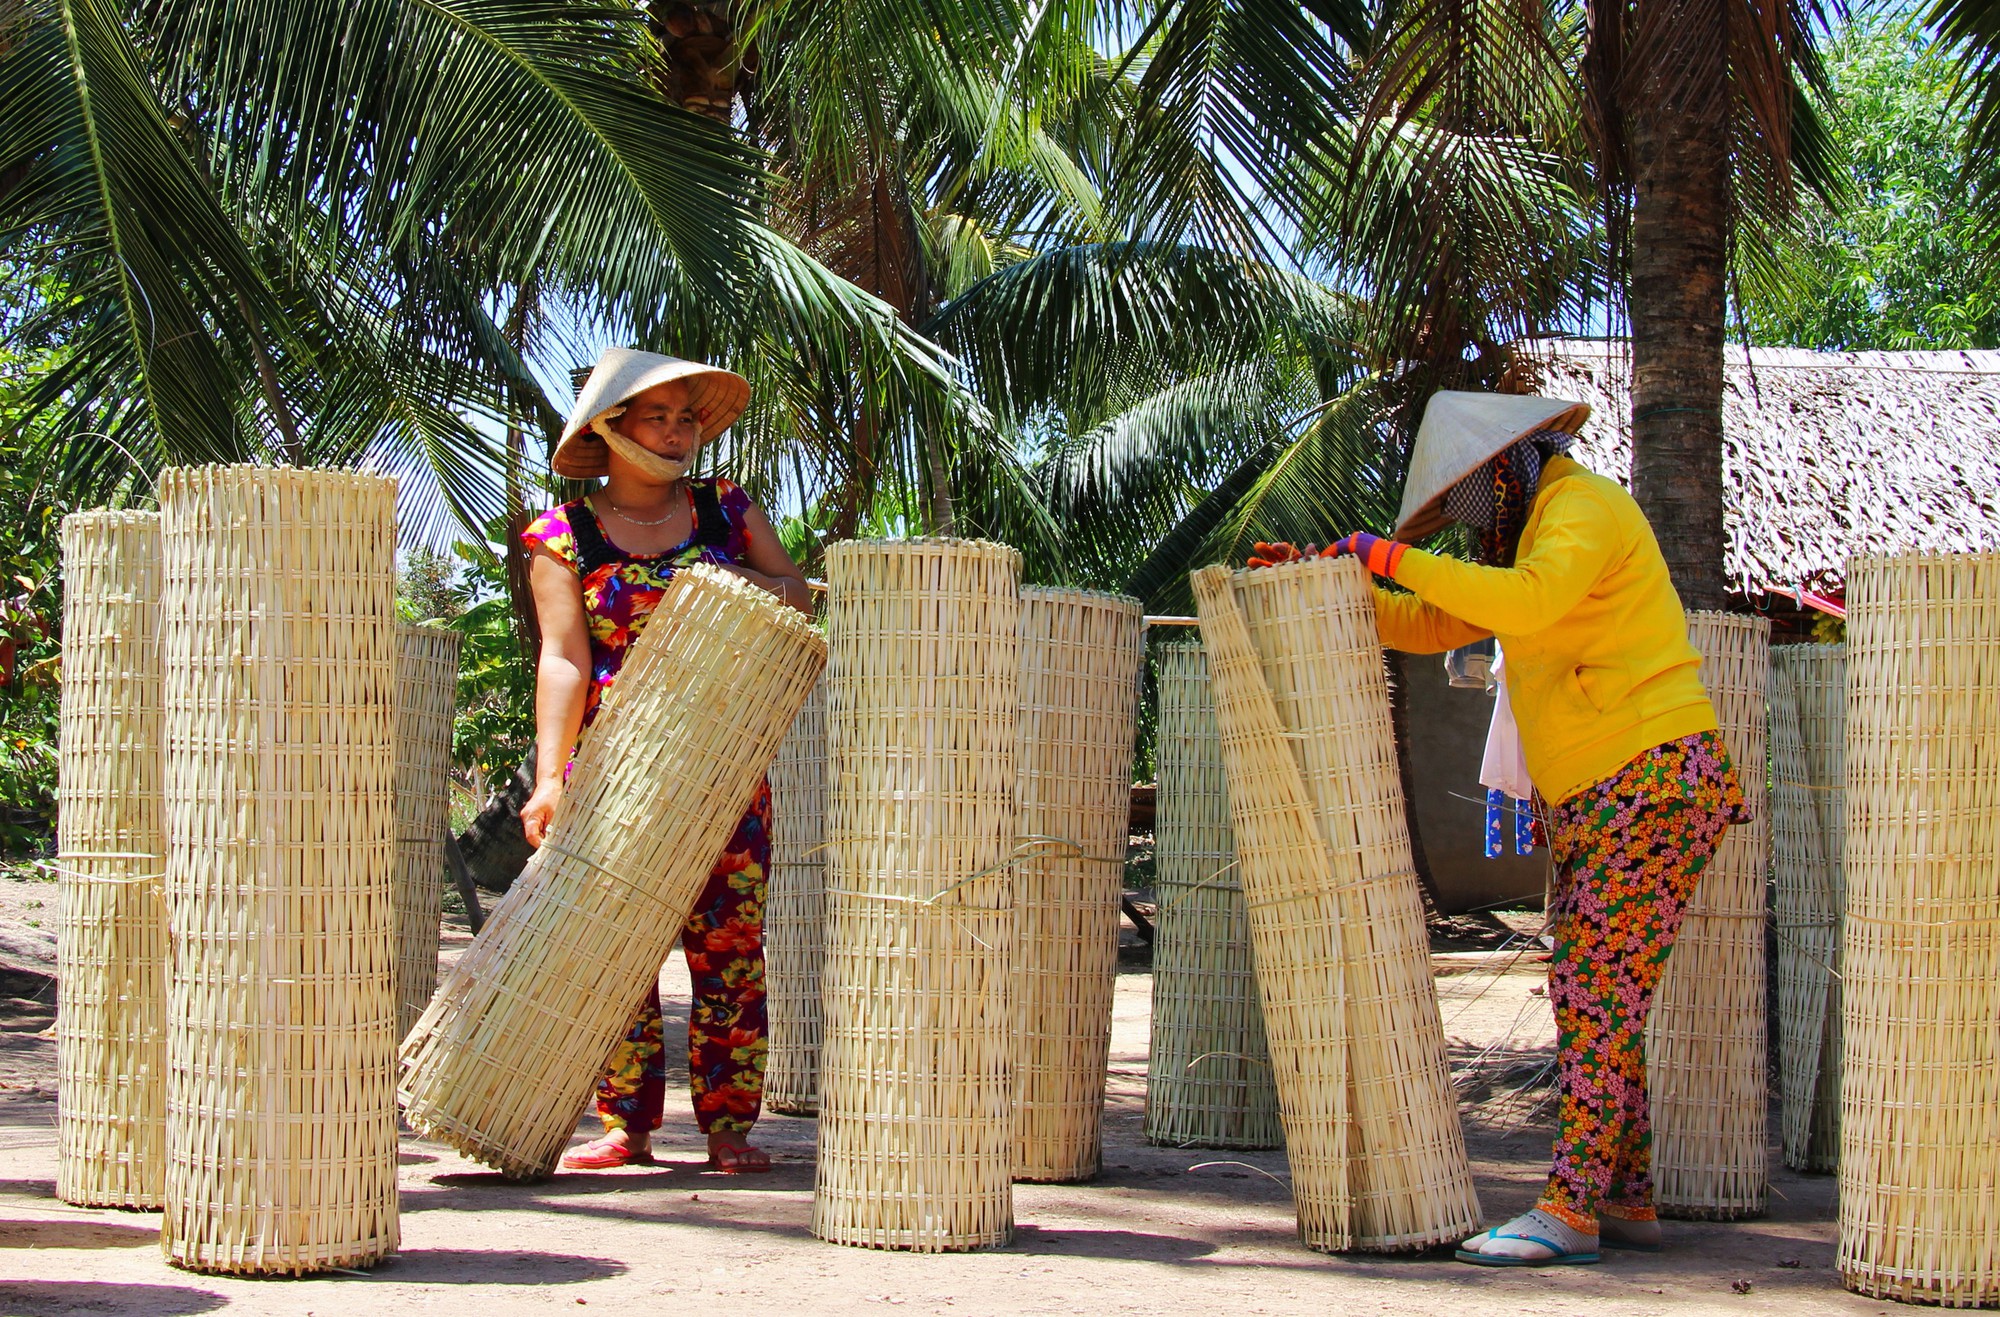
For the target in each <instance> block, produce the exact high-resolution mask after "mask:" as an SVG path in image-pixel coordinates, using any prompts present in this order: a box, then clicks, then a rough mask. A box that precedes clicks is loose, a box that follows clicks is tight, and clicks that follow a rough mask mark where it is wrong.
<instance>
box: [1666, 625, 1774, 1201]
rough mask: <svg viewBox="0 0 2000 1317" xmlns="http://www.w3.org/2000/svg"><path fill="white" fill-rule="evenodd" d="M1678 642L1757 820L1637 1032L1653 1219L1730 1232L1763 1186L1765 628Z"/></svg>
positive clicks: (1711, 881) (1719, 861)
mask: <svg viewBox="0 0 2000 1317" xmlns="http://www.w3.org/2000/svg"><path fill="white" fill-rule="evenodd" d="M1688 636H1689V639H1690V640H1692V641H1693V642H1694V647H1695V649H1696V650H1697V651H1699V652H1700V654H1701V656H1702V661H1701V681H1702V685H1703V686H1705V687H1706V688H1707V690H1708V695H1709V699H1710V701H1711V702H1712V703H1713V704H1714V705H1715V716H1716V722H1717V724H1718V727H1719V729H1720V733H1721V736H1722V740H1723V742H1724V744H1726V745H1727V746H1728V747H1729V753H1730V757H1731V759H1732V760H1733V761H1734V763H1735V765H1736V773H1737V778H1738V780H1739V781H1740V782H1741V783H1742V785H1743V791H1744V796H1745V798H1746V799H1747V800H1748V801H1749V802H1750V807H1751V810H1752V811H1753V814H1754V818H1753V821H1752V822H1749V823H1742V824H1738V825H1736V826H1735V827H1732V828H1730V829H1729V832H1728V835H1727V836H1725V837H1724V838H1723V840H1722V845H1721V846H1720V847H1719V848H1718V849H1717V850H1716V853H1715V857H1714V858H1713V859H1711V860H1710V861H1709V864H1708V868H1707V869H1705V870H1703V872H1702V875H1701V882H1700V886H1698V887H1697V888H1696V889H1695V894H1694V899H1693V900H1691V901H1690V902H1689V903H1688V908H1687V914H1686V917H1685V919H1684V921H1683V922H1682V924H1681V931H1680V937H1679V939H1678V940H1677V941H1676V942H1675V943H1674V949H1673V952H1672V954H1671V955H1670V956H1669V957H1668V959H1667V968H1666V973H1665V975H1664V976H1663V977H1662V979H1661V981H1660V988H1659V992H1658V994H1657V996H1655V998H1654V1000H1653V1009H1652V1013H1651V1015H1650V1016H1648V1018H1647V1021H1646V1076H1647V1087H1648V1089H1649V1090H1650V1094H1651V1097H1652V1105H1653V1179H1654V1186H1655V1187H1654V1201H1655V1203H1656V1205H1657V1206H1658V1208H1659V1210H1660V1214H1661V1215H1662V1216H1669V1217H1679V1218H1684V1219H1689V1220H1710V1221H1733V1220H1737V1219H1738V1218H1741V1217H1745V1216H1755V1215H1757V1214H1758V1213H1760V1212H1762V1211H1763V1210H1764V1195H1765V1188H1766V1185H1767V1183H1768V1178H1769V1168H1768V1158H1767V1153H1766V1150H1765V1143H1766V1138H1767V1132H1768V1131H1767V1120H1768V1109H1769V1096H1768V1091H1767V1062H1766V1055H1765V1047H1766V1041H1765V1038H1766V1035H1765V1029H1766V1013H1765V1011H1766V1007H1765V1001H1766V998H1765V986H1766V985H1765V977H1764V926H1765V921H1766V919H1767V918H1768V913H1767V911H1768V906H1767V901H1768V897H1767V894H1766V890H1765V887H1766V883H1767V881H1768V872H1769V863H1770V832H1769V828H1770V819H1769V811H1768V810H1767V809H1765V808H1763V800H1762V797H1763V792H1762V790H1761V787H1762V786H1763V784H1764V783H1765V781H1766V780H1767V777H1766V763H1767V761H1766V757H1765V699H1766V688H1767V687H1768V686H1769V684H1770V667H1771V660H1770V654H1771V624H1770V623H1769V622H1768V621H1766V620H1765V619H1763V618H1757V617H1739V616H1735V615H1733V614H1727V613H1715V612H1695V613H1690V614H1689V615H1688Z"/></svg>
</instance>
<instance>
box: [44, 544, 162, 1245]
mask: <svg viewBox="0 0 2000 1317" xmlns="http://www.w3.org/2000/svg"><path fill="white" fill-rule="evenodd" d="M62 550H63V682H62V728H61V737H60V745H61V752H60V757H59V759H58V761H57V774H58V780H59V783H60V788H61V796H62V813H61V815H60V817H59V820H58V823H57V832H58V835H57V842H56V855H57V866H58V876H59V880H60V892H61V907H62V916H61V919H60V921H59V925H58V934H57V938H56V963H57V967H58V974H59V976H60V978H61V980H62V991H61V993H60V994H59V995H58V996H57V998H56V1075H57V1081H56V1104H57V1105H56V1111H57V1116H56V1146H57V1150H58V1156H57V1162H56V1196H57V1197H59V1198H61V1199H62V1200H63V1201H64V1202H66V1203H76V1204H78V1205H80V1206H85V1207H138V1208H148V1209H152V1208H157V1207H159V1206H160V1204H161V1202H162V1201H163V1199H164V1197H165V1189H166V1168H167V1148H166V1144H167V1066H166V1062H167V1032H166V1030H167V1021H166V1012H167V908H166V903H165V901H164V900H162V898H161V884H162V882H163V881H164V879H165V877H166V863H167V856H166V849H167V848H166V836H165V833H164V831H163V826H164V825H163V820H162V818H161V790H162V787H161V777H160V774H161V768H162V764H163V759H162V756H163V754H164V749H165V747H164V742H163V741H162V739H161V729H160V720H161V711H160V649H159V612H160V518H159V515H158V514H157V513H152V512H79V513H76V514H74V515H72V516H69V517H65V518H63V525H62Z"/></svg>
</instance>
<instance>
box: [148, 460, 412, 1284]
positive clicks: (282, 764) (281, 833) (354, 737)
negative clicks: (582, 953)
mask: <svg viewBox="0 0 2000 1317" xmlns="http://www.w3.org/2000/svg"><path fill="white" fill-rule="evenodd" d="M158 492H159V498H160V516H161V524H162V530H163V532H164V544H165V553H164V560H165V590H164V595H163V600H162V606H161V625H160V640H161V649H162V653H163V659H164V662H163V668H164V686H163V688H164V692H165V709H166V720H165V730H166V744H167V760H166V805H167V900H168V905H169V907H170V917H171V920H172V946H173V960H172V968H171V973H170V979H169V997H168V1017H167V1019H168V1024H167V1047H168V1060H169V1066H170V1070H169V1077H168V1084H167V1155H168V1165H167V1201H166V1212H165V1216H164V1218H163V1220H162V1222H161V1235H160V1242H161V1247H162V1249H163V1250H164V1251H165V1253H166V1256H167V1259H168V1261H170V1262H173V1263H175V1264H176V1265H179V1266H184V1267H190V1268H194V1269H196V1270H201V1271H221V1272H241V1273H259V1274H292V1275H297V1274H303V1273H306V1272H313V1271H324V1270H327V1269H329V1268H333V1267H362V1266H368V1265H370V1264H372V1263H374V1262H376V1261H378V1260H380V1259H381V1258H382V1257H383V1256H384V1255H385V1254H388V1253H391V1252H393V1251H394V1250H395V1248H396V1243H397V1238H398V1233H397V1232H398V1223H397V1217H396V1105H395V1090H394V1065H393V1063H394V1057H395V1046H396V1039H395V1027H396V1004H395V998H394V996H393V995H392V992H391V975H392V973H393V969H394V964H395V959H394V957H395V947H394V934H393V926H392V922H391V918H392V916H391V905H390V890H389V889H390V880H391V874H392V872H393V866H394V859H395V825H396V815H395V798H394V765H393V761H392V756H393V747H394V736H395V706H396V696H395V688H394V680H395V661H396V616H395V607H396V563H395V551H396V484H395V481H394V480H391V479H386V478H383V477H379V476H372V475H359V474H354V473H347V472H334V471H293V470H282V469H280V470H273V469H269V468H258V467H203V468H189V469H181V470H169V471H167V472H165V473H163V474H162V475H161V477H160V480H159V485H158Z"/></svg>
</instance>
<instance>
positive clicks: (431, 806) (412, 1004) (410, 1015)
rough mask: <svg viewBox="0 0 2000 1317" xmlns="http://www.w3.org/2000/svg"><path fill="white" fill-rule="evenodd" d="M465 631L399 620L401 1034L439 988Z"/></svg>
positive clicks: (398, 1013)
mask: <svg viewBox="0 0 2000 1317" xmlns="http://www.w3.org/2000/svg"><path fill="white" fill-rule="evenodd" d="M460 639H461V637H460V636H459V634H458V633H457V632H456V631H447V630H445V629H444V628H443V627H434V626H399V627H397V628H396V881H395V884H394V886H393V888H392V889H391V890H392V891H393V893H394V899H395V907H396V1037H397V1038H402V1037H403V1036H404V1035H406V1034H408V1033H409V1032H410V1029H411V1027H412V1026H413V1025H415V1024H416V1022H417V1017H418V1016H419V1015H422V1014H423V1013H424V1007H426V1006H428V1005H430V1001H431V993H432V992H433V991H434V990H435V989H436V988H437V970H438V921H439V920H440V919H441V918H442V916H443V907H444V851H443V846H442V843H443V841H444V834H445V827H446V824H447V823H448V821H449V816H450V813H451V722H452V709H453V706H454V703H455V701H456V698H457V695H458V650H459V643H460Z"/></svg>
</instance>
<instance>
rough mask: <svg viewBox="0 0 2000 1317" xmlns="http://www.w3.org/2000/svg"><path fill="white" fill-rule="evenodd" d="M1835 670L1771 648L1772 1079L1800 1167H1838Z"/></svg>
mask: <svg viewBox="0 0 2000 1317" xmlns="http://www.w3.org/2000/svg"><path fill="white" fill-rule="evenodd" d="M1845 668H1846V656H1845V653H1844V651H1843V650H1842V649H1841V648H1840V647H1839V646H1836V645H1781V646H1779V647H1777V648H1775V649H1773V650H1772V651H1771V868H1772V873H1773V875H1774V878H1775V881H1776V901H1775V907H1774V911H1775V915H1774V919H1775V929H1776V933H1777V955H1778V974H1777V979H1778V1012H1779V1015H1778V1082H1779V1094H1780V1102H1781V1105H1780V1111H1781V1117H1782V1129H1783V1144H1782V1146H1783V1149H1784V1159H1785V1165H1787V1166H1790V1167H1792V1168H1793V1169H1795V1170H1801V1171H1831V1170H1833V1169H1834V1168H1835V1166H1836V1165H1837V1163H1838V1160H1839V1147H1840V983H1839V979H1838V974H1839V966H1840V901H1841V885H1840V880H1839V876H1838V873H1837V871H1836V870H1837V865H1838V859H1837V856H1838V847H1839V844H1840V836H1841V833H1842V832H1843V831H1844V828H1843V823H1842V820H1841V819H1840V818H1839V817H1838V813H1837V811H1838V810H1839V809H1841V808H1843V804H1842V796H1843V793H1842V791H1841V786H1840V782H1839V778H1838V774H1839V770H1840V763H1841V758H1842V753H1841V752H1842V745H1841V741H1842V737H1843V734H1844V723H1845V718H1844V714H1843V709H1844V704H1845V693H1844V690H1843V687H1844V684H1845V680H1846V677H1845Z"/></svg>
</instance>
